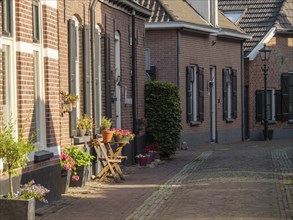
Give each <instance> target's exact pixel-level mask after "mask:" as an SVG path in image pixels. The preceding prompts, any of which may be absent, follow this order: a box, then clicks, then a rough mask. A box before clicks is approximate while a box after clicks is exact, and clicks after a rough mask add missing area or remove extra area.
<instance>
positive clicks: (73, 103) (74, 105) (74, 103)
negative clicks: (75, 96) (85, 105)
mask: <svg viewBox="0 0 293 220" xmlns="http://www.w3.org/2000/svg"><path fill="white" fill-rule="evenodd" d="M76 103H77V101H76V100H74V101H71V104H72V107H73V108H76Z"/></svg>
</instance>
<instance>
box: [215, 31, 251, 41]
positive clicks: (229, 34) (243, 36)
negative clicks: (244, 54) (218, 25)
mask: <svg viewBox="0 0 293 220" xmlns="http://www.w3.org/2000/svg"><path fill="white" fill-rule="evenodd" d="M217 36H226V37H231V38H239V39H245V40H251V39H252V35H249V34H242V33H239V32H238V33H235V32H230V31H227V30H222V29H221V30H220V31H219V32H218V34H217Z"/></svg>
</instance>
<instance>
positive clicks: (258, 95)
mask: <svg viewBox="0 0 293 220" xmlns="http://www.w3.org/2000/svg"><path fill="white" fill-rule="evenodd" d="M263 96H264V92H263V91H262V90H256V91H255V107H256V112H255V116H256V122H258V121H261V120H262V119H263V115H262V113H263Z"/></svg>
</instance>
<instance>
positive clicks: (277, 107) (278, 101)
mask: <svg viewBox="0 0 293 220" xmlns="http://www.w3.org/2000/svg"><path fill="white" fill-rule="evenodd" d="M275 112H276V115H275V119H276V120H277V121H281V120H282V93H281V90H275Z"/></svg>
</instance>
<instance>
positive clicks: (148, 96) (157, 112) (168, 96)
mask: <svg viewBox="0 0 293 220" xmlns="http://www.w3.org/2000/svg"><path fill="white" fill-rule="evenodd" d="M181 114H182V111H181V107H180V97H179V90H178V88H177V86H176V85H174V84H171V83H167V82H160V81H149V82H148V83H146V85H145V118H146V121H147V128H146V131H147V133H148V134H149V135H151V137H152V138H153V142H156V143H158V144H159V145H160V150H161V155H162V156H165V157H170V155H172V154H174V153H175V151H176V148H177V147H178V146H179V143H180V132H181V130H182V125H181V118H182V117H181Z"/></svg>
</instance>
